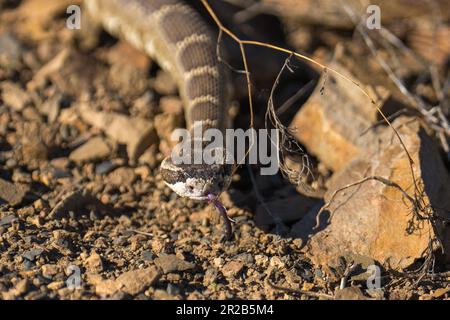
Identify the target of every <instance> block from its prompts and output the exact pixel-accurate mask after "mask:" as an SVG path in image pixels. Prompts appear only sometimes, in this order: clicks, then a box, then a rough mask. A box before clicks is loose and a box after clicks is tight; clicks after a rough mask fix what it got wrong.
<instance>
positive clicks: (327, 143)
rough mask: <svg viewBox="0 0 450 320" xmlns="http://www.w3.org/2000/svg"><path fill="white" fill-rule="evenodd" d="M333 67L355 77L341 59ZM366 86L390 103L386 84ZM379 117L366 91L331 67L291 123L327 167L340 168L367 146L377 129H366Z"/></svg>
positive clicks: (307, 145)
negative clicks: (342, 63)
mask: <svg viewBox="0 0 450 320" xmlns="http://www.w3.org/2000/svg"><path fill="white" fill-rule="evenodd" d="M339 55H341V52H337V53H336V56H337V57H339ZM338 59H339V58H336V59H335V60H338ZM331 67H333V68H334V69H337V70H338V71H339V72H341V73H342V74H344V75H346V76H350V77H352V76H351V75H350V74H349V73H348V72H347V71H346V70H345V69H344V68H343V67H341V66H340V65H339V64H338V63H332V64H331ZM364 89H365V90H366V91H368V92H370V93H372V96H374V97H378V101H377V104H380V103H381V104H382V103H385V106H386V108H387V107H388V106H389V105H388V104H387V102H388V98H389V94H388V92H387V91H386V90H385V89H384V88H383V87H371V86H365V88H364ZM382 109H383V107H382ZM389 111H391V110H389ZM394 111H395V110H394ZM391 112H392V111H391ZM378 120H379V114H378V112H377V110H376V107H375V106H374V105H373V104H371V102H370V100H369V99H368V98H367V96H365V95H364V93H363V92H361V91H360V90H358V88H357V87H356V86H355V85H354V84H353V83H352V82H349V81H347V80H345V79H343V78H342V77H338V76H336V75H335V74H333V73H332V72H331V71H328V72H327V73H326V74H324V75H323V76H322V78H321V80H320V81H319V85H318V86H317V88H316V89H315V91H314V92H313V93H312V95H311V96H310V98H309V99H308V101H307V102H306V103H305V105H303V106H302V108H301V109H300V110H299V112H298V113H297V114H296V115H295V117H294V119H293V120H292V122H291V124H290V127H291V128H292V129H293V130H294V131H293V133H294V136H295V137H296V139H297V140H298V141H300V142H301V143H302V144H303V145H305V146H306V148H307V150H308V152H309V153H311V154H313V155H315V156H316V157H317V158H319V159H320V161H321V163H322V164H324V165H325V166H326V167H327V168H329V169H332V170H334V171H337V170H340V169H342V168H343V167H345V166H346V165H347V163H348V162H349V161H350V160H352V159H354V158H355V157H356V156H357V155H358V154H359V153H360V152H361V151H362V150H364V149H366V148H367V145H368V143H369V142H370V141H372V140H373V136H374V132H373V131H368V132H366V133H365V134H363V133H364V132H365V131H366V130H367V129H368V128H370V127H372V126H373V125H374V124H375V123H376V122H377V121H378Z"/></svg>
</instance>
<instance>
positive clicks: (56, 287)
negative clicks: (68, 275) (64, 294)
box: [47, 281, 66, 290]
mask: <svg viewBox="0 0 450 320" xmlns="http://www.w3.org/2000/svg"><path fill="white" fill-rule="evenodd" d="M65 285H66V283H65V282H64V281H53V282H51V283H49V284H48V285H47V288H49V289H50V290H59V289H61V288H63V287H64V286H65Z"/></svg>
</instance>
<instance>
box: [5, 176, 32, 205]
mask: <svg viewBox="0 0 450 320" xmlns="http://www.w3.org/2000/svg"><path fill="white" fill-rule="evenodd" d="M28 190H29V188H28V187H27V186H26V185H24V184H19V183H11V182H9V181H6V180H3V179H0V203H1V202H2V201H5V202H7V203H8V204H10V205H11V206H15V205H18V204H19V203H21V202H22V200H23V199H24V197H25V195H26V193H27V192H28Z"/></svg>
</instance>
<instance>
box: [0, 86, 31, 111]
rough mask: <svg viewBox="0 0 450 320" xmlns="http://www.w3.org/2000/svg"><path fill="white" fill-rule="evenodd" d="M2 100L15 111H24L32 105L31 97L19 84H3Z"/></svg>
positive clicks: (1, 87) (0, 87)
mask: <svg viewBox="0 0 450 320" xmlns="http://www.w3.org/2000/svg"><path fill="white" fill-rule="evenodd" d="M0 89H1V91H2V95H1V98H2V100H3V102H4V103H5V104H6V105H7V106H9V107H11V108H12V109H13V110H15V111H21V110H23V109H24V108H25V107H26V106H27V105H28V104H29V103H31V99H30V96H29V95H28V94H27V93H26V91H24V90H23V89H22V88H21V87H20V86H18V85H17V84H15V83H13V82H10V81H5V82H3V83H2V84H1V86H0Z"/></svg>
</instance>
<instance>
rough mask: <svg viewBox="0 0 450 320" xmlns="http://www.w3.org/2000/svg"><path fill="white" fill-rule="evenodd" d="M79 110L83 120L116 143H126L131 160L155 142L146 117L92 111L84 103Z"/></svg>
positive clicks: (153, 130) (150, 125)
mask: <svg viewBox="0 0 450 320" xmlns="http://www.w3.org/2000/svg"><path fill="white" fill-rule="evenodd" d="M79 110H80V113H81V117H82V118H83V120H84V121H85V122H87V123H88V124H90V125H92V126H94V127H97V128H99V129H101V130H103V131H104V132H105V134H106V135H108V136H109V137H110V138H112V139H114V140H115V141H117V142H118V143H122V144H126V145H127V152H128V157H129V158H130V160H131V161H136V160H137V159H138V158H139V156H140V155H142V154H143V153H144V151H145V150H146V149H147V148H148V147H149V146H151V145H152V144H155V143H156V142H157V136H156V132H155V129H154V127H153V123H152V122H150V121H148V120H146V119H142V118H136V117H128V116H126V115H123V114H119V113H115V112H100V111H94V110H91V109H90V108H89V107H88V106H86V105H80V107H79Z"/></svg>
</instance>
